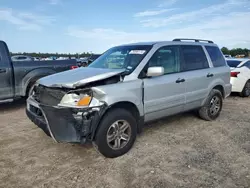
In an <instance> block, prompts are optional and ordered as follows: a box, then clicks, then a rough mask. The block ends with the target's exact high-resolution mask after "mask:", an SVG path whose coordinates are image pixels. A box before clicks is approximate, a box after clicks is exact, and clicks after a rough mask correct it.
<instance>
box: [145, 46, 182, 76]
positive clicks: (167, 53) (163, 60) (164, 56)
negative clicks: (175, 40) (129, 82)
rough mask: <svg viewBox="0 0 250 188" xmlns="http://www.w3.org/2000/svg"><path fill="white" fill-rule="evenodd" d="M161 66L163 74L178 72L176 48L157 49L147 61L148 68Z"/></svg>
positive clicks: (178, 51) (177, 51)
mask: <svg viewBox="0 0 250 188" xmlns="http://www.w3.org/2000/svg"><path fill="white" fill-rule="evenodd" d="M155 66H161V67H163V68H164V72H165V74H168V73H175V72H180V50H179V47H178V46H166V47H163V48H160V49H158V50H157V51H156V52H155V54H154V55H153V56H152V57H151V59H150V60H149V67H155Z"/></svg>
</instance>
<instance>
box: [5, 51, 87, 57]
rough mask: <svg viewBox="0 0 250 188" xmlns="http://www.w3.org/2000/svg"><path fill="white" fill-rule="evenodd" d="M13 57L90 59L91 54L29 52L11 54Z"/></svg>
mask: <svg viewBox="0 0 250 188" xmlns="http://www.w3.org/2000/svg"><path fill="white" fill-rule="evenodd" d="M10 54H11V56H13V55H27V56H32V57H39V58H46V57H76V58H80V57H89V56H91V54H90V53H89V52H83V53H81V54H78V53H75V54H70V53H68V54H66V53H40V52H39V53H36V52H31V53H27V52H22V53H21V52H18V53H12V52H11V53H10Z"/></svg>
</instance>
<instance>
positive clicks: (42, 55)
mask: <svg viewBox="0 0 250 188" xmlns="http://www.w3.org/2000/svg"><path fill="white" fill-rule="evenodd" d="M221 51H222V52H223V54H224V55H231V56H232V57H235V56H236V55H244V56H245V57H249V54H250V50H249V49H247V48H244V49H243V48H233V49H231V50H230V49H228V48H227V47H223V48H221ZM11 55H12V56H13V55H27V56H32V57H39V58H46V57H71V58H72V57H76V58H80V57H89V56H91V55H92V54H91V53H89V52H83V53H80V54H79V53H75V54H70V53H68V54H67V53H35V52H32V53H27V52H23V53H20V52H19V53H11Z"/></svg>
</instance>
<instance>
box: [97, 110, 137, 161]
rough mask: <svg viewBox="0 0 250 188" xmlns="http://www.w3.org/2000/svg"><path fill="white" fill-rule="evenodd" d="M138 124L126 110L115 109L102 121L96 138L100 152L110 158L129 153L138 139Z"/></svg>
mask: <svg viewBox="0 0 250 188" xmlns="http://www.w3.org/2000/svg"><path fill="white" fill-rule="evenodd" d="M136 127H137V123H136V120H135V118H134V117H133V115H132V114H131V113H130V112H128V111H127V110H124V109H113V110H111V111H109V112H108V113H107V114H106V115H105V116H104V118H103V119H102V121H101V123H100V126H99V129H98V131H97V134H96V137H95V145H96V147H97V149H98V151H99V152H100V153H101V154H103V155H104V156H105V157H108V158H115V157H119V156H121V155H123V154H125V153H127V152H128V151H129V150H130V149H131V147H132V146H133V144H134V142H135V139H136V134H137V132H136V130H137V129H136Z"/></svg>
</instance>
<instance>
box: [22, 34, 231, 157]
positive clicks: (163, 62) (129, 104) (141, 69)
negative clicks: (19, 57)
mask: <svg viewBox="0 0 250 188" xmlns="http://www.w3.org/2000/svg"><path fill="white" fill-rule="evenodd" d="M185 41H186V42H185ZM187 41H189V42H187ZM190 41H191V42H190ZM192 41H195V42H192ZM230 92H231V84H230V68H229V67H228V66H227V64H226V61H225V58H224V57H223V55H222V52H221V51H220V49H219V48H218V46H217V45H215V44H214V43H213V42H212V41H204V40H198V39H185V40H182V39H175V40H173V41H168V42H148V43H136V44H128V45H122V46H117V47H114V48H111V49H109V50H108V51H106V52H105V53H104V54H103V55H102V56H100V57H99V58H98V59H96V60H95V61H94V62H93V63H91V64H90V65H89V66H88V67H84V68H78V69H75V70H70V71H65V72H63V73H58V74H54V75H51V76H47V77H45V78H42V79H40V80H39V81H38V82H37V84H36V86H35V87H34V90H33V92H32V95H31V96H30V97H29V98H28V100H27V110H26V113H27V116H28V117H29V118H30V119H31V120H32V121H33V122H34V123H35V124H36V125H38V126H39V127H40V128H42V129H43V130H44V131H45V133H47V134H48V135H49V136H51V137H52V138H53V139H54V140H55V141H58V142H72V143H82V144H83V143H86V142H88V141H92V142H93V143H94V145H95V146H96V148H97V149H98V150H99V151H100V153H102V154H103V155H104V156H106V157H111V158H112V157H118V156H121V155H123V154H125V153H126V152H128V151H129V150H130V148H131V147H132V146H133V144H134V142H135V139H136V136H137V133H139V132H141V130H142V126H143V125H144V123H145V122H150V121H154V120H157V119H159V118H163V117H165V116H170V115H173V114H177V113H180V112H184V111H189V110H197V111H198V114H199V115H200V117H201V118H202V119H204V120H207V121H211V120H215V119H216V118H217V117H218V116H219V115H220V112H221V109H222V103H223V98H225V97H227V96H228V95H229V94H230Z"/></svg>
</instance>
